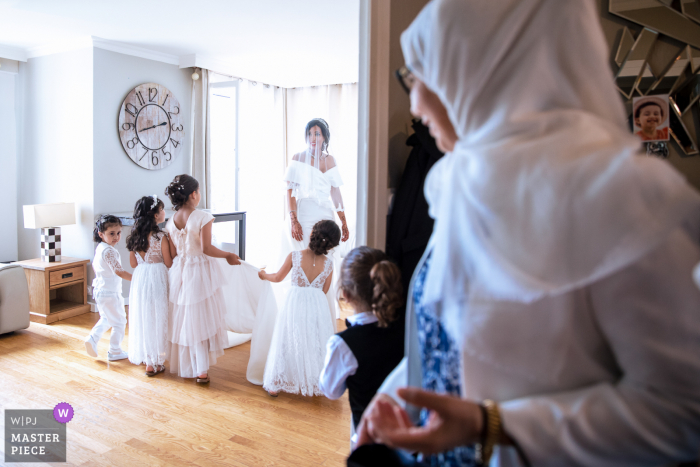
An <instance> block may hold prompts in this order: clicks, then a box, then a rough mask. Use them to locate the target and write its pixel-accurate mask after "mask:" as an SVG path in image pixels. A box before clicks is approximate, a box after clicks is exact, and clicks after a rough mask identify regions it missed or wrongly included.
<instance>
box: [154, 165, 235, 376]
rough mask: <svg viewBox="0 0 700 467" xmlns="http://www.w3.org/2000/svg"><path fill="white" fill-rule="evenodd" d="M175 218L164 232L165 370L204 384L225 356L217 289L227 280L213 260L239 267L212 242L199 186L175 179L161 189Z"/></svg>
mask: <svg viewBox="0 0 700 467" xmlns="http://www.w3.org/2000/svg"><path fill="white" fill-rule="evenodd" d="M165 192H166V194H167V195H168V197H169V198H170V201H171V202H172V203H173V208H174V209H175V211H177V212H176V213H175V215H173V217H171V218H170V219H169V220H168V223H167V224H166V226H165V230H166V231H167V232H168V235H169V236H170V240H171V242H170V245H171V252H172V256H173V266H172V268H170V274H169V279H170V316H169V332H168V336H169V340H170V352H169V358H168V360H169V361H170V372H171V373H177V374H178V375H180V376H181V377H183V378H195V377H196V378H197V382H198V383H208V382H209V375H208V370H209V367H210V366H211V365H214V364H216V359H217V358H218V357H220V356H222V355H223V354H224V348H225V347H226V346H227V344H228V335H227V334H226V304H225V302H224V294H223V291H222V287H223V286H224V285H225V284H226V279H225V277H224V275H223V273H222V271H221V266H219V263H217V262H216V261H215V260H214V258H225V259H226V261H227V262H228V264H232V265H233V264H241V262H240V259H239V258H238V256H237V255H236V254H234V253H227V252H225V251H221V250H220V249H218V248H216V247H215V246H213V245H212V244H211V230H212V223H213V220H214V216H212V215H211V214H209V213H206V212H204V211H199V210H197V209H196V206H197V205H198V204H199V201H200V200H201V198H202V197H201V195H200V194H199V182H198V181H197V180H196V179H195V178H194V177H190V176H189V175H178V176H177V177H175V180H173V182H172V183H171V184H170V185H169V186H168V188H166V190H165Z"/></svg>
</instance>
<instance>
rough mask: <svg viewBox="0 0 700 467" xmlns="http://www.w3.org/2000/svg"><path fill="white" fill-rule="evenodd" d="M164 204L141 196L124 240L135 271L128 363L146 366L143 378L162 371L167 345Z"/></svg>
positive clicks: (168, 263)
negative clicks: (159, 225) (130, 227)
mask: <svg viewBox="0 0 700 467" xmlns="http://www.w3.org/2000/svg"><path fill="white" fill-rule="evenodd" d="M163 208H164V205H163V201H161V200H159V199H158V197H157V196H156V195H153V196H144V197H143V198H141V199H140V200H138V201H137V202H136V207H135V208H134V221H135V222H134V226H133V228H132V229H131V233H130V234H129V236H128V237H127V238H126V248H127V249H128V250H129V251H130V252H131V254H130V257H129V262H130V263H131V267H132V268H134V274H133V279H132V280H131V291H130V293H129V361H130V362H131V363H134V364H136V365H140V364H142V363H145V364H146V375H147V376H155V375H157V374H158V373H162V372H163V371H165V358H166V356H167V344H168V268H169V267H170V266H172V264H173V260H172V257H171V255H170V241H169V240H168V237H167V236H166V235H165V233H164V232H163V231H161V229H160V227H158V224H160V223H161V222H163V221H165V210H164V209H163Z"/></svg>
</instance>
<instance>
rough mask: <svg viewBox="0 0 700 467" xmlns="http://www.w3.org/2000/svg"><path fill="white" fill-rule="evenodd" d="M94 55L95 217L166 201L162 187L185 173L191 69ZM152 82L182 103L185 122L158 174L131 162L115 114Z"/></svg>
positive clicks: (120, 56)
mask: <svg viewBox="0 0 700 467" xmlns="http://www.w3.org/2000/svg"><path fill="white" fill-rule="evenodd" d="M93 54H94V55H93V57H94V75H93V76H94V94H93V95H94V99H93V112H92V113H93V116H94V117H93V124H94V143H93V147H94V165H93V176H94V187H95V192H94V200H95V206H94V207H95V215H99V214H108V213H110V212H123V211H133V209H134V204H135V203H136V200H138V199H139V198H140V197H142V196H146V195H149V196H150V195H153V194H157V195H158V197H163V198H165V194H164V192H165V187H166V186H167V185H168V184H169V183H170V182H171V181H172V180H173V178H174V177H175V176H176V175H179V174H183V173H187V172H189V164H190V157H191V146H192V145H191V136H192V129H191V128H190V107H191V96H192V78H191V74H192V70H190V69H189V68H184V69H180V68H179V67H178V66H177V65H169V64H167V63H162V62H156V61H153V60H148V59H145V58H138V57H133V56H130V55H124V54H120V53H117V52H111V51H108V50H103V49H97V48H96V49H94V52H93ZM151 82H153V83H158V84H162V85H163V86H165V87H167V88H168V89H170V91H172V92H173V94H174V95H175V97H177V99H178V100H179V101H180V113H181V115H182V116H183V117H184V118H183V119H182V120H183V122H184V123H183V125H184V126H185V139H184V141H183V143H182V144H183V146H182V149H181V151H180V154H179V155H178V156H177V158H176V159H175V160H174V161H173V163H172V164H170V165H169V166H168V167H166V168H164V169H161V170H146V169H143V168H141V167H139V166H138V165H136V164H135V163H134V162H132V160H131V159H129V156H127V155H126V152H124V149H123V148H122V144H121V141H120V140H119V134H118V133H117V119H118V116H119V109H120V107H121V105H122V102H123V101H124V98H125V97H126V95H127V94H128V93H129V91H131V90H132V89H133V88H135V87H136V86H138V85H139V84H143V83H151ZM165 204H166V207H169V206H170V201H168V200H167V199H165ZM122 260H124V258H122ZM122 262H123V261H122Z"/></svg>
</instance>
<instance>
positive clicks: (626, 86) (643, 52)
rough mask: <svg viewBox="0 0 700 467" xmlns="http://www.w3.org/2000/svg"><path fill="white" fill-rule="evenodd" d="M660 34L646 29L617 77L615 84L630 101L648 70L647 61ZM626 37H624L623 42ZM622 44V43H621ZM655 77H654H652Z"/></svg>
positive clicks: (629, 53) (633, 46)
mask: <svg viewBox="0 0 700 467" xmlns="http://www.w3.org/2000/svg"><path fill="white" fill-rule="evenodd" d="M657 37H658V34H657V33H656V32H654V31H652V30H651V29H647V28H644V29H643V30H642V32H641V33H640V34H639V37H637V40H636V41H634V45H632V48H631V49H630V51H629V52H628V53H627V57H626V58H625V61H624V63H623V64H622V66H620V69H619V70H618V72H617V76H615V84H616V85H617V88H618V89H619V90H620V92H621V93H622V94H624V95H625V97H627V98H628V99H629V98H631V97H632V93H633V92H634V90H635V88H637V86H638V85H639V82H640V81H641V79H642V76H643V75H644V71H645V70H646V65H647V59H648V58H649V54H650V53H651V51H652V48H653V47H654V43H655V42H656V38H657ZM624 38H625V36H624V35H623V40H624ZM621 42H622V41H621ZM652 76H653V75H652Z"/></svg>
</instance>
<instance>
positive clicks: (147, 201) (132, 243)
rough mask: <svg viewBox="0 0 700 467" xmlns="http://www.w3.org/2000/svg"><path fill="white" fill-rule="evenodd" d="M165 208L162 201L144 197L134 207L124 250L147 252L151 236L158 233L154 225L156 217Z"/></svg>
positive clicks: (158, 230)
mask: <svg viewBox="0 0 700 467" xmlns="http://www.w3.org/2000/svg"><path fill="white" fill-rule="evenodd" d="M164 208H165V204H163V201H162V200H159V199H154V198H153V196H144V197H142V198H141V199H140V200H138V201H136V206H134V226H133V227H132V228H131V233H130V234H129V236H128V237H126V249H127V250H129V251H148V245H149V239H150V238H151V234H154V233H158V232H160V231H161V230H160V227H158V224H156V215H157V214H158V212H159V211H160V210H161V209H164Z"/></svg>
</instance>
